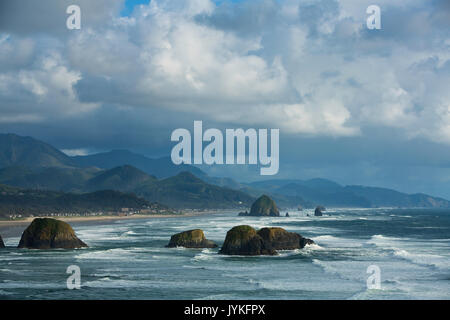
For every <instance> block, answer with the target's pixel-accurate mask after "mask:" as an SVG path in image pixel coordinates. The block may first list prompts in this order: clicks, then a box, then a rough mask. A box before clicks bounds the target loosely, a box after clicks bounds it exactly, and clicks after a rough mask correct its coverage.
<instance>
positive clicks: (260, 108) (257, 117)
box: [0, 0, 450, 143]
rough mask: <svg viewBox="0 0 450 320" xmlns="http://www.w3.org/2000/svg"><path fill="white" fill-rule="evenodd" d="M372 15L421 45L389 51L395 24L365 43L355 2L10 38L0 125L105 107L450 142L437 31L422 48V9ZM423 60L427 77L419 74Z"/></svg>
mask: <svg viewBox="0 0 450 320" xmlns="http://www.w3.org/2000/svg"><path fill="white" fill-rule="evenodd" d="M370 4H371V3H370ZM101 5H106V4H105V3H103V4H100V5H99V6H101ZM118 5H119V3H118V2H117V3H116V2H115V4H114V6H118ZM367 5H369V2H367ZM380 5H381V6H382V7H383V8H386V10H392V12H395V13H396V14H401V13H402V12H403V11H405V14H408V15H412V16H411V17H410V18H411V19H412V20H411V21H421V22H420V23H421V24H422V23H423V25H425V26H426V29H424V30H420V32H419V33H418V34H417V38H418V39H417V41H414V43H415V42H421V45H420V46H418V45H417V44H414V43H413V42H412V41H411V40H410V39H411V37H412V36H411V37H404V38H405V39H404V41H403V40H402V41H399V40H398V39H400V38H399V37H400V35H402V37H403V35H405V34H407V32H409V31H411V30H413V29H408V27H406V26H405V27H404V28H400V27H399V28H398V29H395V30H394V29H389V26H390V19H389V12H391V11H387V12H386V15H387V18H386V19H385V20H383V21H384V22H386V24H383V25H386V26H388V27H387V28H386V29H384V30H383V32H384V33H380V34H378V35H374V34H370V33H368V31H367V30H365V29H364V27H363V26H364V23H363V22H364V21H365V18H366V14H365V8H366V7H367V6H365V2H363V3H362V2H359V1H353V0H352V1H350V0H348V1H326V2H323V1H322V2H314V1H303V0H295V1H294V0H292V1H282V2H280V3H278V2H275V1H265V2H264V3H263V4H261V5H260V8H259V9H260V10H257V9H255V7H256V5H255V4H248V5H247V6H245V5H240V6H237V5H236V6H235V7H233V8H234V9H233V10H234V11H233V12H232V13H231V14H230V12H229V11H227V10H225V9H223V8H222V7H217V6H216V4H214V2H212V1H210V0H196V1H177V2H167V1H152V2H151V3H150V4H149V5H148V6H140V7H139V8H136V10H135V11H134V13H133V16H132V17H127V18H124V17H117V15H116V16H115V17H114V18H109V17H110V16H112V14H113V13H114V12H116V11H115V10H116V9H114V8H115V7H114V6H113V7H114V8H113V9H114V10H113V9H111V10H110V11H108V14H107V16H108V19H105V20H104V23H100V22H99V21H97V20H95V21H93V22H92V23H90V24H83V27H82V30H80V31H79V32H76V33H71V34H70V35H69V36H67V37H65V38H61V37H60V36H58V35H53V36H52V35H51V33H49V35H47V36H30V37H28V36H18V35H17V34H14V33H11V35H9V36H8V38H6V37H5V36H3V37H0V39H2V40H1V41H0V53H2V54H3V55H0V65H4V63H5V62H4V61H6V60H7V59H3V58H2V56H3V57H5V56H7V57H9V58H11V59H16V60H17V64H16V67H15V69H13V70H8V69H2V71H0V79H1V80H2V81H1V82H0V103H1V108H2V116H3V119H16V120H17V121H19V120H20V119H23V120H24V121H27V120H26V119H27V116H28V117H31V118H33V117H35V118H34V119H40V120H41V121H44V120H45V119H54V118H55V117H69V116H79V115H82V114H86V112H89V111H91V110H95V109H96V108H97V107H98V106H100V105H110V104H114V105H116V106H119V107H120V106H122V107H127V108H163V109H164V108H167V109H171V110H180V111H183V112H188V113H194V114H196V115H198V117H199V118H202V119H203V120H205V121H207V120H208V119H211V120H212V121H218V122H224V123H233V124H235V125H242V126H244V125H245V126H255V127H258V126H265V127H275V128H281V129H283V130H284V132H286V133H289V134H297V135H308V136H314V135H319V136H323V135H327V136H333V137H338V136H352V135H361V134H364V132H365V129H366V127H370V128H374V127H375V128H379V129H380V130H383V128H394V129H396V130H398V132H399V134H401V135H404V136H405V137H416V136H423V137H426V138H428V139H432V140H434V141H440V142H445V143H450V134H449V131H450V129H449V127H450V116H449V115H448V105H449V104H450V96H449V93H448V89H447V88H446V87H447V86H446V84H447V85H448V83H449V82H448V81H449V80H450V78H449V69H450V68H449V67H444V66H445V65H446V63H447V64H448V62H446V61H448V59H450V56H449V51H448V39H446V38H445V37H441V36H439V33H438V32H437V33H436V36H435V37H433V39H432V41H433V42H432V43H430V42H429V41H431V39H429V34H430V32H433V28H434V27H435V25H434V24H433V22H432V21H431V20H430V17H432V16H433V15H434V11H433V10H432V9H431V8H432V7H431V6H427V4H426V1H425V0H423V1H420V0H414V1H413V0H411V1H408V5H407V6H406V5H404V4H394V3H392V2H391V1H381V2H380ZM263 7H265V8H270V10H269V11H268V10H263V9H264V8H263ZM82 8H83V7H82ZM97 9H98V7H97ZM82 10H83V9H82ZM239 10H241V11H239ZM402 10H403V11H402ZM200 17H201V19H200ZM405 19H406V18H405ZM219 20H220V21H219ZM402 21H403V20H402ZM219 22H220V23H219ZM252 22H253V24H254V26H253V28H252ZM391 22H392V21H391ZM391 25H392V23H391ZM240 26H241V27H242V28H244V29H245V32H241V31H240V29H239V28H240ZM410 28H414V26H410ZM21 34H22V33H21ZM49 38H50V39H49ZM402 39H403V38H402ZM414 40H416V39H414ZM429 43H430V44H431V45H428V46H425V44H429ZM15 53H17V54H15ZM430 57H436V61H437V62H436V63H435V65H432V64H431V65H426V64H424V63H423V61H427V59H428V58H430ZM2 59H3V60H2ZM419 65H420V66H421V67H418V66H419ZM3 70H4V71H3ZM337 71H338V72H337ZM327 74H328V75H330V76H329V77H324V75H327ZM6 101H8V104H7V103H6Z"/></svg>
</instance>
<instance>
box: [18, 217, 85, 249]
mask: <svg viewBox="0 0 450 320" xmlns="http://www.w3.org/2000/svg"><path fill="white" fill-rule="evenodd" d="M83 247H87V245H86V244H85V243H84V242H83V241H81V240H80V239H78V238H77V236H76V235H75V232H74V231H73V229H72V227H71V226H70V225H69V224H68V223H66V222H64V221H60V220H56V219H50V218H36V219H34V220H33V222H32V223H31V224H30V225H29V226H28V228H26V229H25V231H24V232H23V234H22V238H21V239H20V242H19V246H18V248H28V249H55V248H62V249H75V248H83Z"/></svg>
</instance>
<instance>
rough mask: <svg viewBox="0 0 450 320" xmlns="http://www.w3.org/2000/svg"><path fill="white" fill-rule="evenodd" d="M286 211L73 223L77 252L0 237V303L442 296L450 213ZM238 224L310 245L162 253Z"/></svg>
mask: <svg viewBox="0 0 450 320" xmlns="http://www.w3.org/2000/svg"><path fill="white" fill-rule="evenodd" d="M285 212H286V211H284V212H282V215H284V214H285ZM288 212H289V215H290V217H284V216H282V217H238V216H237V211H230V212H222V213H218V214H214V215H203V216H195V217H179V218H153V219H130V220H120V221H114V222H111V223H108V224H104V225H99V224H95V225H92V224H91V225H80V224H75V223H74V224H72V226H73V227H74V229H75V231H76V233H77V235H78V237H79V238H80V239H81V240H83V241H84V242H86V243H87V244H88V245H89V248H85V249H77V250H28V249H16V248H15V247H16V246H17V244H18V242H19V237H9V238H5V239H4V241H5V244H6V245H7V246H8V248H6V249H1V250H0V299H244V300H247V299H450V250H449V249H450V210H434V209H328V210H327V211H326V215H325V216H323V217H313V216H311V215H313V211H312V210H303V211H300V212H299V211H295V210H288ZM307 214H309V215H310V216H309V217H308V216H307ZM242 224H247V225H250V226H253V227H255V228H261V227H265V226H277V227H282V228H285V229H286V230H288V231H293V232H298V233H300V234H301V235H303V236H304V237H307V238H311V239H313V240H314V241H315V242H316V244H315V245H311V246H307V247H306V248H304V249H302V250H289V251H281V252H280V254H279V255H277V256H260V257H242V256H224V255H219V254H218V251H219V249H203V250H202V249H186V248H172V249H170V248H165V247H164V246H165V245H166V244H167V243H168V242H169V239H170V236H171V235H173V234H175V233H178V232H181V231H185V230H190V229H195V228H200V229H203V230H204V232H205V235H206V237H207V238H208V239H211V240H214V241H216V242H217V243H218V244H219V246H220V245H221V244H222V243H223V241H224V239H225V235H226V232H227V231H228V230H229V229H230V228H232V227H233V226H237V225H242ZM71 265H76V266H78V267H79V268H80V271H81V289H79V290H77V289H74V290H69V289H68V288H67V283H66V281H67V278H68V277H69V276H70V275H69V274H67V273H66V270H67V267H68V266H71ZM369 266H377V267H378V268H379V271H380V274H379V275H380V277H379V279H380V288H379V289H373V288H368V286H367V279H368V277H369V276H371V273H368V268H369Z"/></svg>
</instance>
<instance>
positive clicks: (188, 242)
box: [166, 229, 217, 248]
mask: <svg viewBox="0 0 450 320" xmlns="http://www.w3.org/2000/svg"><path fill="white" fill-rule="evenodd" d="M166 247H168V248H174V247H185V248H216V247H217V244H215V243H214V241H211V240H208V239H206V237H205V234H204V233H203V230H201V229H194V230H189V231H184V232H180V233H177V234H175V235H173V236H172V237H171V238H170V242H169V244H168V245H167V246H166Z"/></svg>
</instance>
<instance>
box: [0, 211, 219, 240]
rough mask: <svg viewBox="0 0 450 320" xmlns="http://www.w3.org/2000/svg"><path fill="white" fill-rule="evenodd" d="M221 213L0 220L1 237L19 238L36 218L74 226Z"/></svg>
mask: <svg viewBox="0 0 450 320" xmlns="http://www.w3.org/2000/svg"><path fill="white" fill-rule="evenodd" d="M220 212H221V211H214V210H208V211H198V212H188V213H184V214H154V215H140V214H135V215H131V216H93V217H80V216H78V217H55V216H40V217H27V218H25V219H21V220H3V221H1V220H0V235H1V236H2V238H3V239H5V238H11V237H17V236H20V235H21V234H22V232H23V231H24V230H25V228H26V227H27V226H28V225H29V224H30V223H31V222H32V221H33V220H34V219H35V218H52V219H56V220H60V221H64V222H67V223H69V224H70V225H71V226H73V225H87V224H99V225H102V224H110V223H113V222H114V221H120V220H138V219H143V220H145V219H160V218H188V217H196V216H204V215H210V214H216V213H220ZM72 224H73V225H72Z"/></svg>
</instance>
